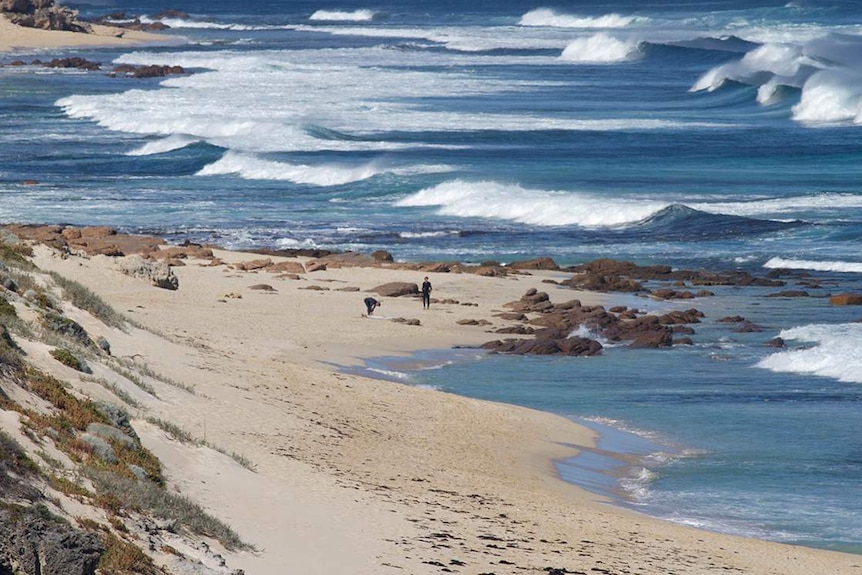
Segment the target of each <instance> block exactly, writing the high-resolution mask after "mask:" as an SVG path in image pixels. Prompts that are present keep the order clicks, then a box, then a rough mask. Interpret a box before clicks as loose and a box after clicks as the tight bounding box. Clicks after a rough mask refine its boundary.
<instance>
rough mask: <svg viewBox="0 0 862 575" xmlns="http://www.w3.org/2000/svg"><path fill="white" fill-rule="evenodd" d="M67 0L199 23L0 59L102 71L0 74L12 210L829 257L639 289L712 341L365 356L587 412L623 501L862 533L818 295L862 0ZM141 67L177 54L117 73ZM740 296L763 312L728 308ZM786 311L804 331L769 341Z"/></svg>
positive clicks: (455, 245)
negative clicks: (759, 283)
mask: <svg viewBox="0 0 862 575" xmlns="http://www.w3.org/2000/svg"><path fill="white" fill-rule="evenodd" d="M69 5H71V6H73V7H75V8H77V9H79V10H80V11H81V14H82V15H83V16H86V17H99V16H105V15H107V14H109V13H116V12H118V11H122V12H125V18H135V17H137V18H140V19H141V20H142V21H144V22H149V21H153V20H154V19H155V15H156V14H157V13H158V12H159V11H160V10H163V9H179V10H183V11H184V12H186V13H187V14H186V15H173V16H171V17H168V18H162V19H161V21H163V22H164V23H165V24H168V25H169V26H170V29H168V30H167V31H166V32H165V33H166V34H168V35H170V36H177V37H181V38H183V39H184V43H182V44H177V45H166V46H150V47H137V48H127V49H123V50H117V49H100V50H89V49H87V50H78V51H75V52H69V53H65V54H64V53H58V52H57V51H52V52H50V53H44V54H39V53H29V54H11V55H4V56H2V57H0V63H3V64H9V63H10V62H11V61H12V60H13V59H16V58H21V59H23V60H25V61H26V62H30V61H31V60H32V59H33V58H35V57H40V58H43V59H48V58H51V57H55V56H62V55H78V56H82V57H85V58H87V59H89V60H94V61H98V62H101V63H102V64H103V68H104V70H103V71H100V72H84V71H81V70H76V69H48V68H43V67H41V66H38V65H26V66H9V65H4V66H2V67H0V222H34V223H68V224H78V225H110V226H114V227H116V228H118V229H120V230H122V231H126V232H141V233H148V234H155V235H159V236H163V237H165V238H167V239H169V240H171V241H176V242H180V241H184V240H190V241H197V242H213V243H217V244H220V245H222V246H225V247H228V248H237V249H242V248H256V247H272V248H295V247H317V248H327V249H337V250H356V251H363V252H370V251H373V250H375V249H386V250H388V251H390V252H391V253H392V254H393V255H394V256H395V258H396V259H402V260H413V261H439V260H444V261H461V262H468V263H479V262H483V261H488V260H495V261H500V262H503V263H508V262H511V261H513V260H517V259H527V258H532V257H536V256H551V257H553V258H554V259H555V260H556V261H557V263H559V264H560V265H572V264H578V263H583V262H586V261H590V260H592V259H596V258H599V257H609V258H616V259H625V260H630V261H634V262H637V263H639V264H669V265H672V266H674V267H676V268H691V269H710V270H730V269H732V270H739V271H746V272H749V273H752V274H755V275H765V274H766V273H768V272H770V271H772V270H778V269H790V270H793V272H794V274H796V276H795V277H796V278H802V277H803V274H810V277H811V278H813V279H815V280H817V281H816V282H814V281H810V280H809V281H807V282H806V287H805V289H807V290H808V291H809V292H810V296H809V297H802V298H782V297H779V298H776V297H767V296H770V295H774V292H775V291H777V290H776V289H775V288H756V287H750V288H731V287H725V288H716V289H714V291H715V296H714V297H708V298H699V299H697V300H689V301H685V302H682V303H679V302H677V303H674V302H658V301H654V300H648V299H644V298H636V297H634V296H620V297H619V299H620V300H621V301H624V302H625V303H627V305H630V306H632V307H638V308H640V309H643V310H648V311H655V312H661V311H664V310H666V309H668V308H683V309H686V308H689V307H696V308H698V309H700V310H701V311H703V312H704V313H705V314H706V318H705V319H704V321H703V323H701V324H698V325H696V326H694V327H695V329H696V333H695V334H694V335H693V336H692V339H693V342H694V345H691V346H678V347H675V348H673V349H669V350H660V351H658V350H634V349H628V348H626V347H624V346H619V345H617V346H615V345H610V344H609V345H608V346H607V347H606V349H605V351H604V353H603V354H602V355H601V356H599V357H594V358H536V357H531V358H525V357H512V356H504V355H485V354H482V353H479V352H478V351H476V350H456V351H452V350H445V351H441V350H428V351H425V352H423V353H420V354H417V356H416V357H414V358H411V359H410V361H408V362H404V361H400V360H395V359H392V358H371V359H369V362H368V366H367V372H369V373H378V374H382V373H386V374H388V376H389V377H394V378H395V379H397V380H399V381H404V382H405V383H408V384H412V385H423V386H431V387H434V388H438V389H441V390H444V391H449V392H454V393H459V394H464V395H469V396H475V397H481V398H487V399H493V400H496V401H502V402H511V403H517V404H522V405H527V406H531V407H535V408H539V409H543V410H547V411H551V412H555V413H560V414H564V415H566V416H569V417H572V418H574V419H576V420H578V421H580V422H583V423H584V424H586V425H590V426H591V427H593V428H594V429H596V430H598V431H599V432H600V434H601V438H602V439H601V445H600V447H601V449H599V450H596V451H595V452H589V453H585V454H584V455H582V456H580V457H577V458H575V459H573V460H571V461H564V462H559V470H560V473H561V475H562V476H563V477H564V478H566V479H567V480H570V481H573V482H576V483H580V484H582V485H584V486H586V487H588V488H591V489H595V490H596V491H599V492H602V493H606V494H611V495H613V496H614V497H615V498H616V500H617V501H619V503H620V504H622V505H628V506H632V507H634V508H636V509H638V510H640V511H643V512H645V513H649V514H652V515H656V516H659V517H664V518H666V519H668V520H671V521H676V522H680V523H684V524H689V525H694V526H698V527H702V528H706V529H711V530H716V531H722V532H728V533H736V534H741V535H746V536H752V537H759V538H764V539H770V540H776V541H784V542H788V543H793V544H801V545H809V546H814V547H823V548H830V549H839V550H844V551H850V552H854V553H862V497H860V496H859V494H860V477H862V351H860V350H862V323H859V320H860V319H862V308H859V307H852V306H846V307H845V306H834V305H830V304H829V302H828V298H827V297H826V296H827V295H829V294H834V293H841V292H854V291H855V292H862V250H860V245H862V185H860V182H862V126H860V124H862V60H860V59H859V58H858V55H859V54H860V51H862V19H860V16H862V13H860V10H859V6H858V3H856V2H850V1H849V0H848V1H841V0H827V1H825V2H814V1H813V0H812V1H809V0H798V1H795V0H794V1H790V2H787V1H786V0H782V1H778V2H774V1H769V0H751V1H745V2H743V1H742V0H716V1H689V2H680V1H678V0H652V1H649V2H632V1H629V2H626V1H621V0H605V1H569V2H563V3H559V4H554V5H553V6H552V5H549V4H543V3H532V2H529V3H528V2H522V1H519V0H502V1H495V2H489V1H485V0H478V1H471V2H463V1H456V0H442V1H438V2H434V3H433V4H429V3H426V2H418V1H416V0H402V1H399V2H392V1H391V0H382V1H375V2H359V1H358V0H344V1H341V2H332V1H329V0H319V1H311V0H309V1H290V2H288V1H284V0H281V1H280V0H270V1H269V2H255V3H240V2H234V1H229V0H215V1H213V0H209V1H203V0H183V1H182V2H180V3H176V2H172V3H170V4H168V3H164V2H162V1H157V2H150V1H148V2H143V1H140V0H139V1H131V0H128V1H127V0H112V1H111V2H102V1H94V2H92V3H69ZM117 18H120V16H117ZM121 63H124V64H133V65H149V64H166V65H180V66H182V67H183V68H184V69H185V70H186V71H187V73H186V74H183V75H177V76H169V77H166V78H155V79H132V78H125V77H111V76H110V75H109V74H108V73H107V72H108V71H109V70H110V69H111V67H112V65H116V64H121ZM27 181H35V182H36V183H35V184H33V183H32V182H30V183H28V184H25V183H24V182H27ZM799 281H800V280H799V279H792V278H791V279H790V280H789V284H788V287H787V288H786V289H801V288H798V286H797V285H796V283H798V282H799ZM551 297H552V299H553V300H554V301H566V300H568V299H571V297H570V295H567V294H566V293H565V291H564V290H553V291H552V293H551ZM735 314H739V315H742V316H744V317H745V318H746V319H748V320H749V321H752V322H754V323H755V324H757V325H758V326H760V327H761V330H762V331H758V332H750V333H738V332H736V331H734V330H733V328H732V326H729V325H728V324H725V323H721V322H718V321H717V320H718V319H720V318H722V317H725V316H728V315H735ZM584 329H589V326H585V327H584ZM779 336H780V337H782V338H783V339H785V340H786V341H787V347H786V348H783V349H776V348H773V347H767V346H766V345H765V342H767V341H768V340H770V339H772V338H774V337H779ZM489 339H491V337H489ZM614 453H620V454H625V455H627V456H632V455H634V456H636V463H634V464H632V463H630V462H631V458H630V457H627V458H626V459H625V460H626V461H629V463H626V464H622V463H621V461H623V459H622V458H619V457H616V456H614V455H613V454H614Z"/></svg>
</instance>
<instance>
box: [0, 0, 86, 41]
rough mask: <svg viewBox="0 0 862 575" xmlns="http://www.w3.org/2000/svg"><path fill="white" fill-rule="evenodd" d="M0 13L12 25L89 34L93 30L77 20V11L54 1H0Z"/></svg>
mask: <svg viewBox="0 0 862 575" xmlns="http://www.w3.org/2000/svg"><path fill="white" fill-rule="evenodd" d="M0 13H2V14H6V15H7V16H8V17H9V19H10V20H11V21H12V23H13V24H17V25H18V26H25V27H27V28H40V29H43V30H65V31H67V32H81V33H85V34H89V33H92V32H93V29H92V28H91V27H90V25H89V24H88V23H86V22H83V21H81V20H79V19H78V11H77V10H72V9H71V8H66V7H65V6H60V5H59V4H58V3H56V2H55V1H54V0H0Z"/></svg>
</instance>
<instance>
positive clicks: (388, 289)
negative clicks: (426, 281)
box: [368, 282, 419, 297]
mask: <svg viewBox="0 0 862 575" xmlns="http://www.w3.org/2000/svg"><path fill="white" fill-rule="evenodd" d="M368 291H370V292H373V293H376V294H378V295H380V296H383V297H401V296H405V295H416V294H418V293H419V286H418V285H416V284H415V283H409V282H390V283H385V284H383V285H379V286H377V287H375V288H371V289H370V290H368Z"/></svg>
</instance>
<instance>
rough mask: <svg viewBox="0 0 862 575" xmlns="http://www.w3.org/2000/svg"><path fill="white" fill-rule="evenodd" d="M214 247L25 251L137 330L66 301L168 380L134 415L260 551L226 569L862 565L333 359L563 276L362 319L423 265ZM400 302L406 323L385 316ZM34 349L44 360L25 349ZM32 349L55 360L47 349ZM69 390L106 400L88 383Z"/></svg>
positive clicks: (508, 416)
mask: <svg viewBox="0 0 862 575" xmlns="http://www.w3.org/2000/svg"><path fill="white" fill-rule="evenodd" d="M214 255H215V256H216V257H217V258H218V259H219V260H221V261H222V262H224V263H223V264H221V265H212V263H213V261H212V260H195V259H189V260H188V261H186V262H185V264H186V265H182V266H179V267H175V268H173V269H174V272H175V274H176V276H177V278H178V280H179V289H177V290H176V291H171V290H165V289H159V288H157V287H153V286H152V285H150V284H149V283H148V282H144V281H141V280H140V279H135V278H131V277H129V276H127V275H124V274H122V273H121V272H120V271H119V266H118V264H119V263H120V261H121V260H122V258H119V259H117V258H112V257H107V256H87V257H81V256H75V255H71V256H69V255H65V254H62V253H60V252H57V251H55V250H52V249H49V248H47V247H45V246H37V247H36V253H35V255H34V257H33V261H34V262H35V263H36V264H37V265H38V266H39V268H40V269H41V270H44V271H53V272H56V273H58V274H60V275H62V276H63V277H66V278H68V279H71V280H74V281H77V282H80V283H81V284H83V285H84V286H86V287H88V288H89V289H91V290H93V291H94V292H95V293H96V294H98V295H99V296H100V297H102V298H103V299H104V300H105V301H106V302H108V303H109V304H110V305H112V306H114V307H115V308H116V309H117V310H118V311H120V312H121V313H123V314H126V315H127V316H128V317H129V318H132V319H133V320H134V321H135V322H136V323H137V324H138V325H140V326H141V327H142V328H144V329H128V330H118V329H108V328H105V326H104V325H102V324H100V323H99V322H97V321H95V320H94V319H93V318H92V317H87V316H86V314H75V315H73V316H72V317H73V318H74V319H75V320H76V321H78V322H79V323H80V324H81V325H83V326H84V327H85V328H86V329H87V330H88V332H89V333H90V334H91V336H92V337H96V336H100V335H101V336H103V337H105V338H106V339H107V340H109V341H110V343H111V349H112V353H113V355H115V356H117V357H127V358H129V357H131V358H134V359H135V361H138V362H143V363H145V364H146V365H147V366H149V367H150V368H151V369H152V370H153V371H155V372H157V373H161V374H164V375H165V376H167V378H169V379H170V380H173V381H176V382H180V384H181V387H177V386H176V385H173V386H171V385H165V384H163V383H161V384H160V383H156V384H155V385H156V391H157V395H158V399H155V398H153V397H151V396H147V394H142V393H140V392H137V394H136V397H138V399H139V400H140V402H141V405H142V407H139V408H137V410H135V411H136V416H137V417H136V418H135V420H134V427H135V430H136V431H137V432H138V434H139V435H140V437H141V438H142V441H143V443H144V445H145V446H146V447H147V448H148V449H150V450H151V451H152V452H153V453H155V454H156V455H157V456H158V457H159V458H160V459H161V460H162V462H163V464H164V466H165V473H166V476H167V477H168V478H169V484H170V488H171V489H175V490H177V491H178V492H179V493H182V494H183V495H184V496H186V497H189V498H191V499H192V500H194V501H196V502H198V503H200V504H201V505H202V506H203V507H204V508H205V509H206V510H208V511H210V512H211V513H213V514H214V515H216V516H217V517H219V518H221V519H222V520H224V521H225V522H227V523H228V524H229V525H230V526H231V527H233V528H234V529H235V530H236V531H237V532H238V533H239V534H240V536H241V537H242V538H243V539H244V540H246V541H247V542H249V543H251V544H252V545H254V546H255V548H256V549H257V552H225V553H224V557H225V558H226V560H227V565H228V566H229V567H231V568H242V569H244V570H245V572H246V573H257V574H264V575H266V574H273V575H275V574H277V573H284V572H285V570H288V571H290V572H304V573H331V572H350V573H369V574H370V573H388V572H392V573H439V572H441V571H447V570H451V572H459V573H475V574H478V573H491V572H493V573H522V572H537V573H538V572H548V571H551V572H559V573H579V572H581V573H589V572H605V573H644V574H653V573H654V574H665V573H671V572H673V573H718V572H728V571H736V572H740V573H752V574H760V573H763V574H778V573H781V574H792V573H800V574H802V573H812V572H816V571H818V570H820V571H825V572H829V573H858V572H860V571H862V561H860V558H859V557H858V556H855V555H845V554H840V553H831V552H825V551H818V550H814V549H808V548H801V547H791V546H785V545H780V544H775V543H769V542H764V541H758V540H754V539H745V538H738V537H731V536H726V535H719V534H715V533H710V532H705V531H700V530H696V529H690V528H686V527H682V526H678V525H674V524H671V523H667V522H662V521H659V520H656V519H653V518H649V517H646V516H642V515H639V514H636V513H633V512H630V511H627V510H624V509H622V508H619V507H615V506H614V505H612V504H610V503H609V502H608V501H605V500H603V499H602V498H599V497H597V496H596V495H594V494H591V493H588V492H586V491H583V490H581V489H579V488H577V487H574V486H573V485H571V484H567V483H565V482H563V481H561V480H560V479H558V478H557V477H556V474H555V471H554V468H553V465H552V462H553V461H554V460H555V459H558V458H562V457H571V456H573V455H575V454H576V453H577V452H578V450H579V449H581V448H590V447H591V446H592V445H593V442H594V439H595V438H594V436H593V434H592V432H591V431H589V430H587V429H586V428H583V427H581V426H579V425H576V424H574V423H573V422H572V421H569V420H568V419H565V418H562V417H558V416H555V415H552V414H547V413H542V412H537V411H532V410H528V409H523V408H519V407H515V406H510V405H502V404H495V403H489V402H483V401H476V400H471V399H466V398H462V397H458V396H454V395H451V394H445V393H441V392H438V391H434V390H427V389H419V388H414V387H410V386H407V385H403V384H400V383H393V382H387V381H382V380H376V379H368V378H364V377H358V376H353V375H346V374H344V373H340V372H339V369H338V366H339V365H342V366H343V365H349V364H353V363H355V362H357V361H360V360H361V358H363V357H375V356H381V355H391V354H406V353H409V352H411V351H414V350H421V349H428V348H443V347H450V346H453V345H476V344H479V343H481V342H483V341H486V340H489V339H494V336H493V334H490V333H488V330H489V329H490V328H489V327H488V326H469V325H460V324H458V323H457V322H458V320H463V319H477V320H480V319H485V320H486V321H488V322H490V323H491V324H500V322H501V320H500V318H499V317H495V314H496V313H499V312H500V311H505V308H504V307H503V306H504V304H505V303H507V302H510V301H513V300H517V299H518V298H519V297H520V296H521V295H523V294H524V293H525V292H526V291H527V290H528V289H530V288H536V289H548V287H549V284H547V283H543V281H542V280H547V279H554V278H555V277H556V278H559V276H560V274H559V272H532V273H530V274H524V275H513V276H510V277H482V276H477V275H473V274H446V273H431V274H427V275H429V276H430V279H431V282H432V284H433V285H434V290H435V291H434V295H435V298H440V299H444V298H445V299H449V300H452V301H453V302H455V301H457V302H458V303H448V304H441V303H434V304H432V309H431V310H428V311H425V310H422V308H421V304H420V301H419V300H418V299H416V298H413V297H407V298H403V297H401V298H383V302H384V305H383V306H382V307H380V308H378V310H377V312H376V314H377V315H378V317H377V319H370V318H367V317H363V312H364V306H363V304H362V299H363V297H365V295H367V290H370V289H372V288H374V287H375V286H378V285H381V284H385V283H387V282H391V281H407V282H409V281H415V282H419V281H421V275H422V274H421V273H419V272H415V271H405V270H403V269H394V270H393V269H386V267H370V268H352V267H349V268H348V267H345V268H335V269H327V270H325V271H316V272H312V273H306V274H300V276H299V277H300V279H289V278H287V277H284V276H283V274H280V273H276V272H264V271H242V270H241V269H238V268H242V267H254V266H238V265H237V264H241V263H243V262H250V261H255V260H259V259H260V256H258V255H255V254H243V253H237V252H224V251H216V253H215V254H214ZM273 259H274V260H275V261H276V263H277V262H278V261H280V260H279V258H273ZM300 261H306V262H307V260H302V259H301V260H300ZM279 276H282V277H279ZM261 285H266V286H270V287H271V289H268V288H261V287H260V286H261ZM550 287H552V288H553V287H554V286H550ZM339 288H359V291H339ZM574 297H578V298H580V299H581V300H582V302H583V303H584V304H585V305H586V304H588V303H598V302H600V301H601V300H602V298H603V297H606V296H602V297H597V295H595V294H589V293H578V292H573V291H572V290H568V289H566V290H563V289H562V288H554V289H553V290H552V291H551V298H552V300H554V301H557V300H558V301H567V300H569V299H572V298H574ZM465 303H469V304H475V305H463V304H465ZM397 317H404V318H416V319H419V320H420V325H407V324H404V323H398V322H393V321H391V319H392V318H397ZM43 354H44V352H43ZM30 356H31V361H34V362H36V363H37V364H38V363H39V362H38V358H39V357H40V355H39V354H38V353H35V352H31V353H30ZM41 363H44V366H43V367H44V368H45V369H49V370H51V371H53V372H55V373H56V372H59V373H60V374H61V375H64V376H66V377H68V375H69V370H68V369H66V368H63V367H61V366H56V364H55V367H51V365H50V358H48V359H47V360H45V361H43V362H41ZM98 373H99V374H102V371H101V370H100V371H99V372H98ZM118 381H119V380H118ZM72 385H73V386H74V387H75V388H76V389H79V390H80V392H81V393H83V394H85V395H87V396H90V397H94V398H100V399H105V400H110V401H117V399H116V398H115V397H112V396H111V395H110V394H109V393H107V392H106V391H105V389H104V388H102V387H100V386H98V385H94V384H92V383H87V382H84V381H74V380H73V381H72ZM132 387H133V386H132ZM184 388H186V389H193V390H194V391H193V393H192V392H188V391H184ZM130 392H131V393H135V392H134V391H131V390H130ZM145 417H157V418H160V419H163V420H167V421H170V422H171V423H173V424H175V425H177V426H179V427H180V428H183V429H185V430H187V431H188V432H190V433H191V434H193V435H194V436H197V437H200V438H201V439H205V440H206V441H207V442H209V443H210V444H212V445H216V446H219V447H221V448H223V449H224V450H225V451H227V452H233V453H238V454H241V455H242V456H243V457H244V458H246V459H247V460H248V461H250V462H252V464H253V467H254V471H250V470H248V469H247V468H245V467H241V466H240V465H238V464H237V463H236V462H235V461H234V460H232V459H230V458H229V457H227V456H225V455H222V454H221V453H219V452H217V451H214V450H212V449H209V448H206V447H190V446H187V445H184V444H180V443H178V442H176V441H173V440H171V439H169V438H168V437H167V436H166V435H165V433H164V432H162V431H161V430H159V429H158V428H157V427H155V426H153V425H151V424H148V423H147V422H146V421H144V420H143V419H144V418H145ZM553 570H558V571H553Z"/></svg>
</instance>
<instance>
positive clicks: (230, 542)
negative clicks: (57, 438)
mask: <svg viewBox="0 0 862 575" xmlns="http://www.w3.org/2000/svg"><path fill="white" fill-rule="evenodd" d="M85 473H86V475H87V477H88V478H89V479H90V480H91V481H92V482H93V485H94V486H95V487H96V490H97V491H98V492H99V495H100V496H101V497H102V498H103V500H105V501H108V502H112V504H113V505H117V504H120V505H122V507H123V508H125V509H130V510H134V511H138V512H141V513H148V514H151V515H153V516H154V517H157V518H160V519H165V520H169V521H174V522H175V524H176V525H177V526H178V527H180V528H183V529H186V530H187V531H189V532H191V533H193V534H195V535H201V536H205V537H213V538H215V539H217V540H218V541H219V542H221V544H222V545H224V546H225V548H227V549H252V548H253V547H252V546H251V545H249V544H247V543H244V542H243V541H242V539H241V538H240V537H239V535H238V534H237V533H236V532H235V531H234V530H233V529H231V528H230V527H228V526H227V525H226V524H224V523H223V522H222V521H220V520H219V519H216V518H215V517H213V516H211V515H209V514H208V513H206V512H205V511H204V510H203V509H201V507H200V506H199V505H197V504H196V503H194V502H193V501H192V500H190V499H188V498H187V497H183V496H180V495H175V494H173V493H170V492H168V491H166V490H165V489H163V488H162V487H160V486H158V485H156V484H155V483H152V482H150V481H138V480H136V479H129V478H127V477H124V476H121V475H117V474H115V473H111V472H110V471H106V470H103V469H97V468H95V467H88V468H86V470H85Z"/></svg>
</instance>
